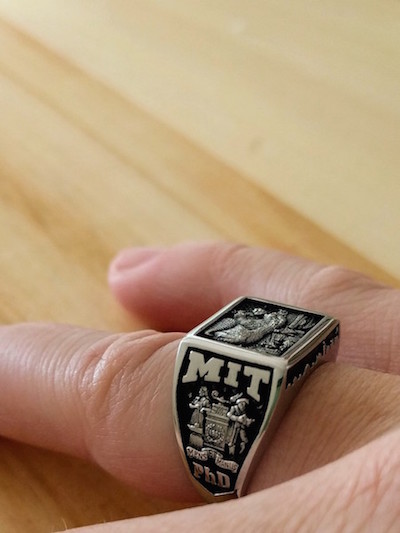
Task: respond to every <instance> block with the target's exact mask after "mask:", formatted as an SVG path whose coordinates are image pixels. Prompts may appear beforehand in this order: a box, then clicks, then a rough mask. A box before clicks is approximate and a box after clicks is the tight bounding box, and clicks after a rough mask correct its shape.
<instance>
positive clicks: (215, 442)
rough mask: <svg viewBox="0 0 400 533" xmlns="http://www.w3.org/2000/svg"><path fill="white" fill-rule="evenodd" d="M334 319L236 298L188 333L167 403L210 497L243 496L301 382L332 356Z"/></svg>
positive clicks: (188, 461) (195, 476)
mask: <svg viewBox="0 0 400 533" xmlns="http://www.w3.org/2000/svg"><path fill="white" fill-rule="evenodd" d="M338 339H339V322H338V320H336V319H334V318H332V317H329V316H326V315H323V314H321V313H317V312H314V311H310V310H307V309H301V308H298V307H294V306H289V305H284V304H280V303H276V302H272V301H269V300H263V299H260V298H249V297H242V298H239V299H237V300H235V301H234V302H232V303H230V304H229V305H227V306H226V307H224V308H223V309H221V310H220V311H218V313H216V314H215V315H213V316H212V317H210V318H209V319H208V320H206V321H205V322H203V323H202V324H200V325H199V326H198V327H196V328H195V329H193V330H192V331H191V332H189V333H188V334H187V335H186V336H185V337H184V339H183V340H182V341H181V343H180V346H179V349H178V353H177V358H176V366H175V375H174V388H173V391H174V392H173V410H174V423H175V431H176V436H177V441H178V444H179V447H180V451H181V454H182V457H183V460H184V463H185V466H186V468H187V471H188V473H189V475H190V478H191V479H192V481H193V483H194V484H195V485H196V487H197V489H198V490H199V491H200V493H201V494H202V495H203V496H204V498H205V499H207V500H208V501H221V500H225V499H228V498H234V497H237V496H242V495H243V494H244V493H245V490H246V484H247V482H248V480H249V479H250V476H251V471H252V469H253V468H254V467H255V466H256V463H257V457H258V456H259V455H260V454H261V453H262V451H263V449H264V447H265V445H266V444H267V442H268V439H269V437H270V436H271V435H272V434H273V432H274V430H275V428H276V426H277V424H278V423H279V421H280V420H281V418H282V416H283V415H284V413H285V411H286V409H287V407H288V406H289V405H290V403H291V401H292V399H293V397H294V396H295V395H296V393H297V391H298V389H299V388H300V386H301V384H302V382H303V381H304V379H305V378H306V376H308V375H309V373H310V372H311V371H312V370H314V369H315V368H316V367H317V366H318V365H320V364H321V363H324V362H326V361H333V360H335V358H336V354H337V347H338Z"/></svg>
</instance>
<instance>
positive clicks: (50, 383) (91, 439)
mask: <svg viewBox="0 0 400 533" xmlns="http://www.w3.org/2000/svg"><path fill="white" fill-rule="evenodd" d="M180 337H181V334H176V333H169V334H159V333H155V332H151V331H147V332H136V333H127V334H113V335H111V334H109V333H106V332H96V331H90V330H83V329H79V328H74V327H71V326H59V325H57V326H56V325H45V324H36V325H34V324H21V325H15V326H4V327H2V328H0V433H2V434H3V435H5V436H7V437H10V438H14V439H18V440H21V441H25V442H28V443H31V444H35V445H39V446H43V447H48V448H51V449H53V450H59V451H62V452H66V453H70V454H74V455H77V456H80V457H84V458H89V459H92V460H94V461H95V462H96V463H98V464H99V465H100V466H101V467H102V468H104V469H105V470H107V471H108V472H110V473H111V474H113V475H115V476H117V477H118V478H119V479H121V480H123V481H125V482H127V483H129V484H131V485H134V486H136V487H139V488H141V489H142V490H143V491H146V492H148V493H152V494H155V495H159V496H163V497H168V498H172V499H186V500H189V499H195V493H194V489H193V488H192V485H191V483H190V481H189V480H188V478H187V477H186V473H185V470H184V468H183V464H182V462H181V458H180V455H179V451H178V446H177V444H176V441H175V435H174V430H173V421H172V414H171V412H172V378H173V376H172V375H173V369H174V359H175V353H176V349H177V344H178V342H179V339H180ZM399 395H400V379H399V378H398V377H397V376H393V375H390V374H382V373H377V372H372V371H368V370H361V369H357V368H353V367H348V366H345V365H336V364H326V365H323V367H322V368H321V369H317V370H316V371H315V372H314V373H313V374H312V375H311V376H310V378H309V379H308V380H307V382H306V383H305V385H304V386H303V388H302V390H301V391H300V393H299V395H298V396H297V398H296V400H295V402H294V403H293V405H292V407H291V408H290V409H289V411H288V412H287V414H286V416H285V418H284V420H283V422H282V423H281V425H280V427H279V428H278V430H277V431H276V433H275V435H274V438H273V439H272V441H271V444H270V446H269V447H268V450H267V453H265V454H264V456H263V458H262V460H261V462H260V465H259V468H258V469H257V472H256V474H255V475H254V476H253V478H252V480H251V483H250V487H249V488H250V490H251V491H254V490H259V489H260V488H264V487H266V486H269V485H271V484H274V483H281V482H283V481H285V480H287V479H289V478H290V477H292V476H294V475H301V474H302V473H304V472H307V471H309V470H311V469H313V468H317V467H319V466H321V465H323V464H325V463H326V462H329V461H331V460H333V459H336V458H338V457H340V456H341V455H344V454H346V453H348V452H349V451H350V450H352V449H354V447H357V446H362V445H363V444H365V443H366V442H369V441H370V440H372V439H374V438H376V437H377V436H379V435H381V434H382V433H383V432H385V431H388V430H389V429H391V428H393V427H396V425H398V424H399V423H400V410H399V408H398V401H397V400H398V397H399ZM349 406H351V409H349ZM282 457H284V458H285V460H284V461H283V460H282ZM287 458H290V460H289V461H288V460H287Z"/></svg>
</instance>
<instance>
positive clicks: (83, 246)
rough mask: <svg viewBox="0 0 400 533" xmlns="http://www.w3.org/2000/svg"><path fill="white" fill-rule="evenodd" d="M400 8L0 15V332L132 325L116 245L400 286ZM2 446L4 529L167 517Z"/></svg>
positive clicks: (125, 492) (122, 7)
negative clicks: (254, 261) (120, 300)
mask: <svg viewBox="0 0 400 533" xmlns="http://www.w3.org/2000/svg"><path fill="white" fill-rule="evenodd" d="M399 18H400V4H399V3H398V2H397V1H395V0H391V1H389V0H388V1H386V2H376V1H375V2H372V1H369V0H363V1H362V2H361V1H358V0H350V1H349V2H336V1H327V0H322V1H320V2H306V1H303V0H299V1H298V2H291V3H285V2H279V1H272V0H267V1H254V2H238V1H231V2H228V1H217V2H215V1H211V0H204V1H203V0H202V1H200V0H198V1H184V0H181V1H178V0H164V1H156V0H146V1H145V0H143V1H139V0H135V1H132V2H129V1H127V0H113V1H111V0H109V1H101V2H100V1H95V0H87V1H82V0H68V1H66V0H64V1H62V0H36V1H35V2H31V1H29V0H12V1H7V0H0V239H1V240H0V243H1V248H0V258H1V260H0V274H1V277H0V319H1V321H2V322H5V323H11V322H15V321H21V320H55V321H59V322H73V323H76V324H80V325H83V326H89V327H96V328H102V329H112V330H122V329H128V328H137V327H139V326H140V324H139V322H138V321H137V320H136V321H135V320H134V319H133V318H131V317H127V316H126V315H125V314H124V313H123V312H122V311H121V310H120V309H119V308H118V306H117V305H116V303H115V302H114V301H113V300H112V298H111V296H110V294H109V292H108V289H107V285H106V271H107V265H108V262H109V260H110V259H111V258H112V256H113V254H114V253H116V252H117V251H118V249H119V248H121V247H125V246H131V245H137V244H154V243H156V244H160V243H161V244H169V243H174V242H178V241H181V240H187V239H195V240H203V239H229V240H235V241H242V242H246V243H248V244H257V245H264V246H273V247H278V248H282V249H284V250H288V251H290V252H293V253H298V254H302V255H304V256H306V257H310V258H312V259H316V260H319V261H324V262H335V263H341V264H344V265H346V266H349V267H352V268H356V269H358V270H361V271H363V272H365V273H367V274H370V275H372V276H374V277H376V278H378V279H380V280H384V281H387V282H389V283H391V284H393V285H399V284H400V281H399V280H400V246H399V229H400V228H399V223H400V215H399V208H398V206H399V205H400V181H399V168H400V61H399V53H400V32H399V31H398V21H399ZM174 507H176V504H170V503H167V502H160V501H155V500H151V499H149V498H146V497H144V496H143V495H141V494H139V493H137V492H134V491H132V490H131V489H129V488H126V487H122V486H121V485H120V484H119V483H118V482H116V481H115V480H111V479H109V478H108V477H107V476H106V475H105V474H103V473H102V472H100V471H98V470H97V469H96V468H95V467H93V466H91V465H86V464H83V463H81V462H78V461H75V460H72V459H70V458H66V457H61V456H57V455H54V454H51V453H49V452H45V451H42V450H36V449H32V448H29V447H26V446H24V445H22V444H16V443H11V442H8V441H4V440H3V441H0V531H1V532H7V533H8V532H10V533H11V532H12V533H19V532H25V531H30V532H50V531H55V530H57V529H64V528H66V527H72V526H78V525H83V524H87V523H95V522H103V521H108V520H111V519H118V518H126V517H129V516H135V515H139V514H144V513H153V512H158V511H161V510H166V509H172V508H174Z"/></svg>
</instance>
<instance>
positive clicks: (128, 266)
mask: <svg viewBox="0 0 400 533" xmlns="http://www.w3.org/2000/svg"><path fill="white" fill-rule="evenodd" d="M163 250H164V248H162V247H155V246H154V247H153V246H152V247H150V246H149V247H147V246H143V247H137V248H127V249H126V250H121V251H120V252H119V253H118V255H117V256H116V257H115V258H114V259H113V261H112V262H111V265H110V275H113V274H116V275H118V274H121V273H124V272H125V271H127V270H132V269H134V268H136V267H138V266H141V265H144V264H145V263H147V262H148V261H150V260H151V259H153V258H154V257H156V256H157V255H159V254H160V253H161V252H162V251H163Z"/></svg>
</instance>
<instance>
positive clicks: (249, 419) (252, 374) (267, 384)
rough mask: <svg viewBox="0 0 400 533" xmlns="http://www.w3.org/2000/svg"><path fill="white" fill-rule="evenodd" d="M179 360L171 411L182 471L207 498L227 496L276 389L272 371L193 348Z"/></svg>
mask: <svg viewBox="0 0 400 533" xmlns="http://www.w3.org/2000/svg"><path fill="white" fill-rule="evenodd" d="M182 350H185V347H183V348H182ZM181 355H182V357H181V365H180V371H179V375H178V378H177V385H176V409H177V415H178V423H179V432H180V437H181V441H182V449H183V452H184V454H185V458H186V461H187V465H188V467H189V469H190V472H191V474H192V476H193V477H194V478H195V479H196V480H197V481H198V482H199V483H200V484H201V485H202V486H203V487H204V488H205V489H206V490H207V491H209V492H210V493H211V494H213V495H214V494H224V493H226V494H232V493H234V491H235V487H236V483H237V480H238V476H239V474H240V470H241V468H242V466H243V463H244V462H245V460H246V457H247V455H248V453H249V450H250V448H251V447H252V445H253V442H254V441H255V439H256V437H257V435H258V434H259V432H260V430H261V427H262V424H263V421H264V419H265V415H266V412H267V408H268V405H269V400H270V396H271V389H272V386H273V383H274V387H275V388H276V380H275V381H274V380H273V374H274V371H275V369H274V368H273V367H271V365H270V364H268V362H266V364H265V365H263V364H259V363H255V362H253V361H249V362H247V361H241V360H240V359H235V358H234V357H232V356H229V355H224V354H215V353H212V352H209V351H207V350H204V349H198V348H191V347H189V348H187V349H186V350H185V351H184V352H183V351H182V354H181Z"/></svg>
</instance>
